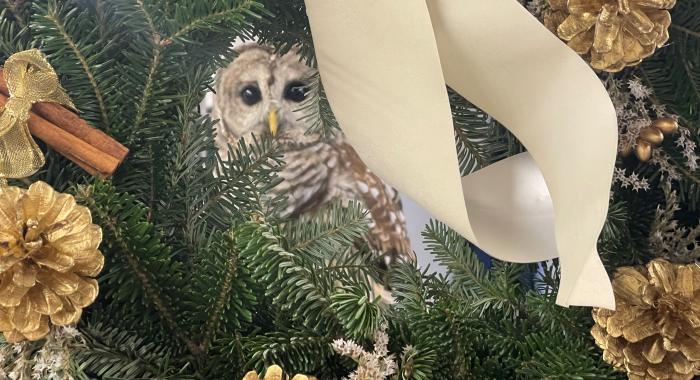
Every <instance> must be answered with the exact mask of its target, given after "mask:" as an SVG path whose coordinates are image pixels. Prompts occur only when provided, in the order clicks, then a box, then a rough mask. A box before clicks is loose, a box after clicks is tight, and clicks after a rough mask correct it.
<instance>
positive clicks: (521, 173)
mask: <svg viewBox="0 0 700 380" xmlns="http://www.w3.org/2000/svg"><path fill="white" fill-rule="evenodd" d="M601 1H602V0H599V1H595V2H596V3H600V2H601ZM306 12H307V15H308V16H309V21H310V25H311V31H312V35H313V42H314V49H315V51H316V58H317V61H318V67H319V72H320V75H321V79H322V80H323V86H324V88H325V90H326V93H327V95H328V100H329V101H330V104H331V107H332V109H333V113H334V114H335V116H336V117H337V119H338V122H339V123H340V125H341V126H342V128H343V132H344V133H345V135H346V136H347V138H348V140H349V141H350V143H352V145H353V147H354V148H355V149H356V150H357V153H358V154H359V155H360V157H362V159H363V161H365V162H366V163H367V166H368V167H370V168H371V169H372V171H373V172H375V173H377V174H378V175H379V176H381V177H382V178H384V179H385V180H386V181H387V182H388V183H391V184H392V185H393V186H395V187H396V188H397V189H399V190H400V191H401V192H402V193H403V194H404V195H407V196H409V197H410V198H411V199H413V200H414V201H416V202H417V203H418V204H420V205H421V206H423V208H425V209H426V210H427V211H428V212H430V213H431V214H432V215H433V216H435V217H436V218H438V219H440V220H442V221H443V222H445V223H446V224H448V225H449V226H450V227H452V228H453V229H454V230H455V231H457V232H459V233H460V234H461V235H462V236H464V237H465V238H467V239H469V240H470V241H471V242H472V243H474V244H476V245H477V246H479V247H480V248H482V249H483V250H485V251H486V252H488V253H489V254H490V255H491V256H494V257H496V258H498V259H501V260H505V261H511V262H536V261H541V260H548V259H552V258H555V257H558V258H559V259H560V264H561V283H560V286H559V292H558V298H557V302H558V303H559V304H561V305H565V306H568V305H587V306H602V307H606V308H611V309H612V308H614V307H615V299H614V295H613V290H612V286H611V284H610V279H609V277H608V275H607V273H606V271H605V268H604V267H603V264H602V263H601V261H600V258H599V256H598V252H597V250H596V242H597V239H598V235H599V234H600V231H601V228H602V227H603V224H604V222H605V218H606V215H607V210H608V201H609V197H610V186H611V179H612V174H613V167H614V164H615V156H616V151H617V118H616V115H615V108H614V107H613V104H612V102H611V100H610V97H609V95H608V93H607V91H606V90H605V88H604V87H603V85H602V84H601V82H600V80H599V79H598V77H597V76H596V75H595V73H594V72H593V70H591V68H590V67H589V66H588V65H587V64H586V63H585V62H584V61H583V60H581V58H580V57H579V56H578V55H577V54H576V53H575V52H573V51H572V50H571V49H569V48H568V47H567V46H566V45H565V44H564V43H563V42H562V41H561V40H559V39H558V38H557V37H556V36H553V35H552V34H551V33H550V32H549V30H547V28H545V27H544V26H543V25H542V24H541V23H539V22H538V20H537V19H535V18H534V17H532V15H531V14H530V13H529V12H527V10H526V9H524V8H523V7H522V6H521V5H520V3H519V2H517V1H513V0H444V1H441V0H402V1H396V0H354V1H344V0H306ZM445 84H447V85H449V86H450V87H451V88H452V89H454V90H455V91H457V92H459V93H460V94H461V95H462V96H464V97H465V98H467V99H469V100H470V101H471V102H472V103H473V104H475V105H476V106H478V107H479V108H481V109H482V110H484V111H485V112H487V113H488V114H489V115H491V116H493V117H494V118H495V119H497V120H498V121H500V122H501V123H502V124H503V125H505V127H506V128H508V129H509V130H510V131H511V132H512V133H513V134H514V135H515V136H517V137H518V139H519V140H520V141H521V142H522V143H523V145H525V147H527V149H528V152H527V153H522V154H518V155H516V156H513V157H509V158H507V159H504V160H502V161H499V162H497V163H495V164H493V165H490V166H488V167H486V168H483V169H481V170H479V171H477V172H474V173H471V174H469V175H467V176H465V177H464V178H461V177H460V172H459V165H458V160H457V152H456V149H455V142H454V128H453V122H452V115H451V112H450V104H449V99H448V96H447V92H446V91H445Z"/></svg>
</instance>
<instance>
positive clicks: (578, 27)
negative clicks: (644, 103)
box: [544, 0, 676, 72]
mask: <svg viewBox="0 0 700 380" xmlns="http://www.w3.org/2000/svg"><path fill="white" fill-rule="evenodd" d="M547 2H548V3H549V5H550V9H549V10H548V11H547V12H546V13H545V17H544V21H545V25H546V26H547V28H549V29H550V30H551V31H552V32H553V33H555V34H556V35H558V36H559V38H561V39H562V40H564V41H566V42H567V43H568V45H569V47H571V48H572V49H573V50H574V51H576V52H577V53H579V54H581V55H583V56H585V58H586V59H587V60H588V61H589V62H590V64H591V66H592V67H593V68H595V69H598V70H604V71H609V72H617V71H620V70H622V69H623V68H624V67H625V66H632V65H636V64H638V63H639V62H641V61H642V59H644V58H646V57H648V56H650V55H652V54H653V53H654V51H655V50H656V48H657V47H661V46H663V44H665V43H666V41H668V27H669V26H670V25H671V14H670V13H669V12H668V9H671V8H673V7H674V6H675V5H676V0H547Z"/></svg>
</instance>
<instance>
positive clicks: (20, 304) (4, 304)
mask: <svg viewBox="0 0 700 380" xmlns="http://www.w3.org/2000/svg"><path fill="white" fill-rule="evenodd" d="M101 240H102V230H101V229H100V227H99V226H97V225H94V224H92V218H91V216H90V211H89V210H88V209H87V208H85V207H83V206H78V205H76V203H75V199H74V198H73V197H72V196H71V195H69V194H61V193H58V192H56V191H54V189H53V188H51V186H49V185H48V184H46V183H44V182H36V183H34V184H32V185H31V186H30V187H29V189H27V190H25V189H21V188H18V187H0V331H2V332H3V333H4V335H5V339H6V340H7V341H8V342H11V343H12V342H19V341H22V340H25V339H28V340H38V339H41V338H42V337H44V336H45V335H46V334H48V332H49V321H50V322H51V323H52V324H54V325H59V326H63V325H68V324H72V323H76V322H77V321H78V320H79V319H80V315H81V312H82V308H84V307H86V306H88V305H89V304H91V303H92V302H93V301H94V300H95V297H97V291H98V289H97V281H96V280H95V279H93V278H92V277H95V276H97V274H98V273H99V272H100V271H101V270H102V265H103V264H104V257H103V256H102V254H101V253H100V251H99V250H98V246H99V245H100V241H101Z"/></svg>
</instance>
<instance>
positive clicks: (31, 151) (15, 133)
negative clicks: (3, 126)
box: [0, 125, 44, 178]
mask: <svg viewBox="0 0 700 380" xmlns="http://www.w3.org/2000/svg"><path fill="white" fill-rule="evenodd" d="M42 166H44V154H43V153H42V152H41V149H39V147H38V146H37V145H36V143H35V142H34V139H33V138H32V137H31V135H30V134H29V129H28V128H27V126H26V125H13V126H12V127H10V128H9V129H8V131H7V132H6V133H5V134H4V135H3V136H2V138H1V139H0V178H23V177H28V176H30V175H32V174H34V173H36V172H37V170H39V169H40V168H41V167H42Z"/></svg>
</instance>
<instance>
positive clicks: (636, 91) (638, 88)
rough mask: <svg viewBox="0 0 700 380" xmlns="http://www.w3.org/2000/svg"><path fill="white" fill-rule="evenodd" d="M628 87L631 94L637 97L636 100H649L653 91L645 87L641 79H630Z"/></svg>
mask: <svg viewBox="0 0 700 380" xmlns="http://www.w3.org/2000/svg"><path fill="white" fill-rule="evenodd" d="M627 85H628V86H629V89H630V93H631V94H632V96H634V97H635V99H647V98H649V95H651V90H650V89H649V88H647V87H646V86H645V85H643V84H642V81H641V80H640V79H639V78H632V79H630V80H629V81H627Z"/></svg>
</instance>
